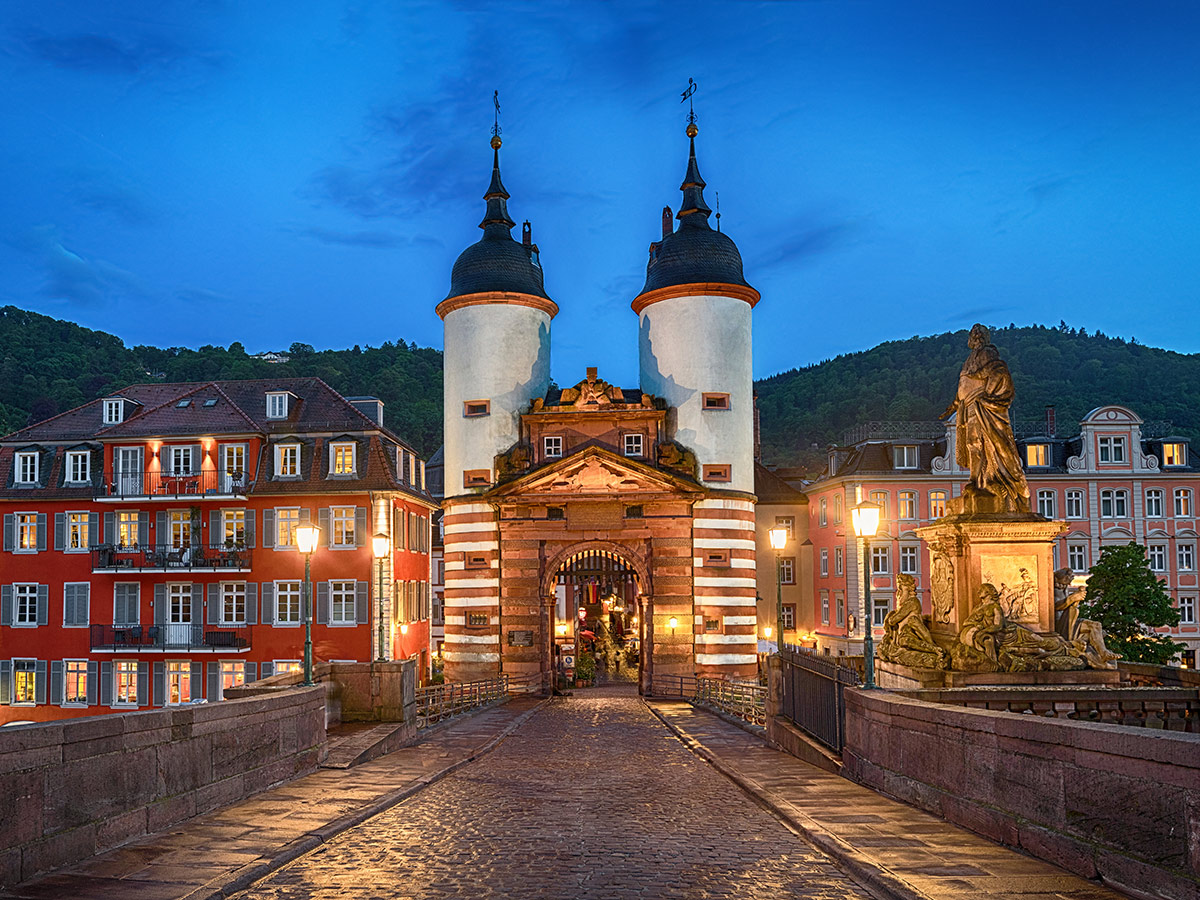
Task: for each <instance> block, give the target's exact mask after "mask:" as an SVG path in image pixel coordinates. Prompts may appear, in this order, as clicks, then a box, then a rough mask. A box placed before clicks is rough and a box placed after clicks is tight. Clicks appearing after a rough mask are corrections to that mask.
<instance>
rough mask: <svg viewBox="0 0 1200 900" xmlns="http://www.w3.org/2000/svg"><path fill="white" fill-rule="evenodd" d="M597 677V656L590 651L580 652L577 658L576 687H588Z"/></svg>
mask: <svg viewBox="0 0 1200 900" xmlns="http://www.w3.org/2000/svg"><path fill="white" fill-rule="evenodd" d="M595 677H596V658H595V657H594V656H592V654H590V653H580V654H579V656H577V657H576V658H575V687H588V686H589V685H590V684H591V683H592V680H593V679H594V678H595Z"/></svg>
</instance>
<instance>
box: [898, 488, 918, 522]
mask: <svg viewBox="0 0 1200 900" xmlns="http://www.w3.org/2000/svg"><path fill="white" fill-rule="evenodd" d="M896 504H897V509H898V511H899V513H900V518H901V519H915V518H916V517H917V492H916V491H901V492H900V493H899V494H898V495H897V497H896Z"/></svg>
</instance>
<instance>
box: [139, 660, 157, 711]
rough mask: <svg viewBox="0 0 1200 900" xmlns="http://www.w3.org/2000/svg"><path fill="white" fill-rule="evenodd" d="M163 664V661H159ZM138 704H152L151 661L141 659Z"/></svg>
mask: <svg viewBox="0 0 1200 900" xmlns="http://www.w3.org/2000/svg"><path fill="white" fill-rule="evenodd" d="M159 665H162V663H159ZM137 702H138V706H149V705H150V663H148V662H145V661H141V662H139V663H138V695H137Z"/></svg>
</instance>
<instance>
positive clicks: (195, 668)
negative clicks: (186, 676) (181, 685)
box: [188, 660, 204, 700]
mask: <svg viewBox="0 0 1200 900" xmlns="http://www.w3.org/2000/svg"><path fill="white" fill-rule="evenodd" d="M190 681H191V683H190V684H189V685H188V691H189V693H190V694H191V697H192V699H193V700H199V699H200V692H201V691H203V690H204V663H202V662H196V661H195V660H193V661H192V675H191V679H190Z"/></svg>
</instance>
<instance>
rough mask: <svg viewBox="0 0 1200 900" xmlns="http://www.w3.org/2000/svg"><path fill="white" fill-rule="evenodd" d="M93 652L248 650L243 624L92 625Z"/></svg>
mask: <svg viewBox="0 0 1200 900" xmlns="http://www.w3.org/2000/svg"><path fill="white" fill-rule="evenodd" d="M89 637H90V639H91V647H92V649H93V650H244V649H245V648H246V647H249V646H250V629H249V628H247V627H245V626H243V625H175V624H169V623H168V624H165V625H161V624H160V625H91V626H89Z"/></svg>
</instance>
